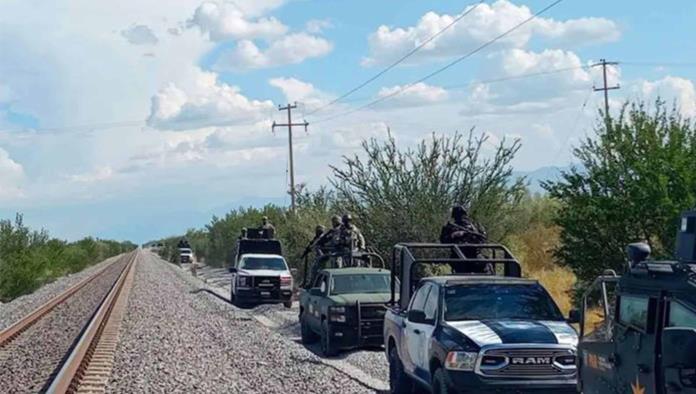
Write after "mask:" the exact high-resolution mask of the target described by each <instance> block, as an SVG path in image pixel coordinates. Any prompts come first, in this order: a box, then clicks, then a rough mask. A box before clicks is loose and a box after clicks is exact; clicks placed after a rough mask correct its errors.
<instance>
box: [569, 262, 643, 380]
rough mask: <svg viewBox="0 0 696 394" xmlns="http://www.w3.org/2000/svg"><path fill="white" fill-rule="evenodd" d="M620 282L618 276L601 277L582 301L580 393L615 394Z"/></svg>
mask: <svg viewBox="0 0 696 394" xmlns="http://www.w3.org/2000/svg"><path fill="white" fill-rule="evenodd" d="M617 281H618V278H617V277H616V276H606V277H600V278H598V279H597V280H596V281H595V282H594V284H593V285H592V286H591V287H590V289H589V290H588V291H587V292H586V293H585V295H584V297H583V310H582V321H581V323H580V324H581V325H580V344H579V345H578V370H579V374H580V376H579V379H578V384H579V385H580V387H579V390H578V391H579V392H583V393H585V394H606V393H612V392H614V391H613V388H614V387H615V374H614V364H615V361H616V357H615V355H614V339H613V338H612V331H613V326H614V305H615V302H614V301H615V290H616V284H617ZM629 392H630V391H629Z"/></svg>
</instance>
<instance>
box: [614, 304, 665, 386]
mask: <svg viewBox="0 0 696 394" xmlns="http://www.w3.org/2000/svg"><path fill="white" fill-rule="evenodd" d="M658 300H659V298H658V296H650V295H648V294H636V293H630V292H625V293H622V294H621V295H620V296H619V297H618V299H617V315H616V327H615V328H614V341H615V346H616V350H615V352H616V355H617V360H618V362H617V363H616V388H617V390H626V391H627V392H633V393H641V394H657V391H656V379H655V378H656V373H655V369H656V357H655V355H656V354H657V351H658V349H657V347H656V345H657V342H656V337H657V335H656V334H657V331H658V327H657V326H658V325H657V320H658V319H657V308H658Z"/></svg>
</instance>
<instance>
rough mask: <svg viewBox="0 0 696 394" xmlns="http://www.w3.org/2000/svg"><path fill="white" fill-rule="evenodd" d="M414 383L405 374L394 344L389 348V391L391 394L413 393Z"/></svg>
mask: <svg viewBox="0 0 696 394" xmlns="http://www.w3.org/2000/svg"><path fill="white" fill-rule="evenodd" d="M414 391H415V385H414V383H413V380H411V378H410V377H409V376H408V375H406V372H405V371H404V365H403V364H402V363H401V359H400V358H399V352H398V351H397V350H396V346H392V347H391V348H390V349H389V392H390V393H393V394H406V393H413V392H414Z"/></svg>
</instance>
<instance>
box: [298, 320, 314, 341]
mask: <svg viewBox="0 0 696 394" xmlns="http://www.w3.org/2000/svg"><path fill="white" fill-rule="evenodd" d="M300 336H301V337H302V344H303V345H308V344H312V343H315V342H316V341H317V334H315V333H314V331H312V329H311V328H310V327H309V323H307V321H306V320H305V318H304V313H303V314H302V315H300Z"/></svg>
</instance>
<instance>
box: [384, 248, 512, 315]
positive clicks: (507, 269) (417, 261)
mask: <svg viewBox="0 0 696 394" xmlns="http://www.w3.org/2000/svg"><path fill="white" fill-rule="evenodd" d="M470 256H476V257H470ZM482 263H483V264H489V265H491V266H492V268H493V270H492V272H491V273H480V274H477V275H500V276H507V277H515V278H519V277H521V276H522V268H521V266H520V263H519V261H517V259H516V258H515V257H514V256H513V255H512V253H510V251H509V250H508V249H507V248H506V247H505V246H503V245H500V244H494V243H486V244H439V243H399V244H396V245H395V246H394V249H393V250H392V267H391V268H392V269H391V276H392V280H391V304H392V305H395V304H396V300H397V298H396V280H395V279H396V275H397V271H398V272H399V273H400V276H401V277H400V278H399V279H400V280H401V289H399V298H398V300H399V304H400V305H401V308H406V307H407V305H408V302H409V301H410V299H411V293H412V292H413V290H414V288H415V285H416V278H414V267H416V266H418V265H438V264H446V265H449V266H450V267H452V269H453V270H455V269H456V271H459V272H463V271H466V270H467V268H471V267H472V265H474V264H479V265H480V264H482Z"/></svg>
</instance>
